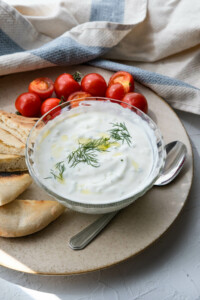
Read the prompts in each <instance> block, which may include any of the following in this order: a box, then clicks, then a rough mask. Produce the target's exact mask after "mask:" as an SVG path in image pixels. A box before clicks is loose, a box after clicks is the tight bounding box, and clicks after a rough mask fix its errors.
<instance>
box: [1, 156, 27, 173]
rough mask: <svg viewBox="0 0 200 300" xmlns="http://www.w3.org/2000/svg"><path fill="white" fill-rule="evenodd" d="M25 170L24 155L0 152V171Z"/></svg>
mask: <svg viewBox="0 0 200 300" xmlns="http://www.w3.org/2000/svg"><path fill="white" fill-rule="evenodd" d="M25 170H27V166H26V162H25V157H24V156H19V155H13V154H0V172H14V171H15V172H16V171H25Z"/></svg>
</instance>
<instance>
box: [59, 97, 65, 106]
mask: <svg viewBox="0 0 200 300" xmlns="http://www.w3.org/2000/svg"><path fill="white" fill-rule="evenodd" d="M65 101H66V99H65V97H64V96H61V99H60V102H59V105H60V104H62V103H64V102H65Z"/></svg>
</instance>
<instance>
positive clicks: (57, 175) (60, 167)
mask: <svg viewBox="0 0 200 300" xmlns="http://www.w3.org/2000/svg"><path fill="white" fill-rule="evenodd" d="M64 171H65V165H64V161H60V162H58V163H57V164H56V165H55V170H53V169H51V170H50V174H51V175H52V176H53V178H54V179H58V180H63V173H64ZM49 178H52V177H46V178H44V179H49Z"/></svg>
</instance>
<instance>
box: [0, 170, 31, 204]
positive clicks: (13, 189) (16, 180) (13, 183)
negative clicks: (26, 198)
mask: <svg viewBox="0 0 200 300" xmlns="http://www.w3.org/2000/svg"><path fill="white" fill-rule="evenodd" d="M31 183H32V178H31V176H30V175H29V174H28V172H11V173H9V172H0V206H2V205H5V204H7V203H9V202H11V201H13V200H14V199H16V198H17V197H18V196H19V195H20V194H21V193H23V192H24V191H25V190H26V189H27V188H28V187H29V185H30V184H31Z"/></svg>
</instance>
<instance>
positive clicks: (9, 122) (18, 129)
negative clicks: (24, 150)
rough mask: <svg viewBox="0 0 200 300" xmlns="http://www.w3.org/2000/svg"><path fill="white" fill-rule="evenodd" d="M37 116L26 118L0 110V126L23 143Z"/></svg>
mask: <svg viewBox="0 0 200 300" xmlns="http://www.w3.org/2000/svg"><path fill="white" fill-rule="evenodd" d="M37 120H38V118H27V117H23V116H19V115H16V114H13V113H8V112H5V111H3V110H0V128H2V129H4V130H6V131H8V132H10V133H11V134H12V135H14V136H15V137H16V138H18V139H19V140H20V141H22V142H23V143H26V139H27V137H28V135H29V132H30V130H31V128H32V127H33V126H34V125H35V123H36V122H37Z"/></svg>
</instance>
